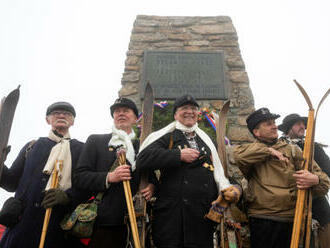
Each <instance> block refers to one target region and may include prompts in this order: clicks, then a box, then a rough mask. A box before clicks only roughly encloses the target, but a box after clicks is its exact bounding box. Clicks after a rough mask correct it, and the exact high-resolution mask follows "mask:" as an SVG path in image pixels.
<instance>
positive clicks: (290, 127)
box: [278, 114, 330, 248]
mask: <svg viewBox="0 0 330 248" xmlns="http://www.w3.org/2000/svg"><path fill="white" fill-rule="evenodd" d="M307 119H308V118H307V117H303V116H300V115H298V114H289V115H287V116H286V117H284V119H283V122H282V123H281V124H280V125H279V126H278V129H279V130H280V131H282V132H283V134H284V136H283V137H281V139H283V140H285V141H287V142H288V143H293V144H296V145H298V146H299V147H300V148H301V149H303V148H304V144H305V139H304V138H305V130H306V127H307ZM314 160H315V162H316V163H317V164H318V166H320V168H321V169H322V171H323V172H325V173H326V174H327V175H328V176H329V177H330V159H329V157H328V155H327V154H326V153H325V151H324V150H323V148H322V145H321V144H320V143H317V142H315V143H314ZM312 213H313V219H315V220H317V221H318V223H319V224H320V228H319V229H318V236H319V240H318V241H319V244H320V247H321V248H326V247H328V246H329V244H330V206H329V202H328V200H327V199H326V197H325V196H319V197H314V198H313V202H312Z"/></svg>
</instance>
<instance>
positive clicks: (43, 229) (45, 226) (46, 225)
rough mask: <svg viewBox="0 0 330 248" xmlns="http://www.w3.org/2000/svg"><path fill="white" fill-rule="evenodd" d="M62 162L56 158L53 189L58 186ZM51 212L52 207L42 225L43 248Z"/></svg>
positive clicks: (41, 244)
mask: <svg viewBox="0 0 330 248" xmlns="http://www.w3.org/2000/svg"><path fill="white" fill-rule="evenodd" d="M62 163H63V161H57V160H56V162H55V164H54V168H53V172H52V179H51V184H50V188H51V189H56V188H57V187H58V170H59V168H61V167H62ZM51 213H52V208H47V209H46V213H45V218H44V224H43V226H42V231H41V238H40V243H39V248H43V247H44V245H45V239H46V234H47V229H48V224H49V220H50V215H51Z"/></svg>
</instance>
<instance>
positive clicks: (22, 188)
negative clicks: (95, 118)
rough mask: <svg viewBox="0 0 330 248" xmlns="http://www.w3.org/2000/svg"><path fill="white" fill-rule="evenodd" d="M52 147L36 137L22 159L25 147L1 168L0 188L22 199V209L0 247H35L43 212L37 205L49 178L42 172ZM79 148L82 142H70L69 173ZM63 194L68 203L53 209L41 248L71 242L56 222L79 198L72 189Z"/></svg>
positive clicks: (68, 244) (38, 237) (45, 140)
mask: <svg viewBox="0 0 330 248" xmlns="http://www.w3.org/2000/svg"><path fill="white" fill-rule="evenodd" d="M55 145H56V142H54V141H52V140H50V139H49V138H46V137H42V138H39V139H38V140H37V141H36V143H35V144H34V145H33V147H32V149H31V150H30V151H29V152H28V153H27V156H26V157H25V155H26V148H27V147H28V144H26V145H25V146H24V147H23V148H22V150H21V151H20V153H19V155H18V157H17V158H16V160H15V161H14V163H13V164H12V166H11V167H10V168H9V169H8V168H7V167H4V170H3V174H2V177H1V181H0V186H1V187H3V188H4V189H6V190H8V191H15V197H16V198H19V199H21V200H22V202H23V204H24V206H25V209H24V212H23V214H22V216H21V220H20V221H19V223H18V224H16V225H15V226H14V227H12V228H8V229H7V230H6V231H5V234H4V236H3V237H2V239H1V243H0V247H1V248H36V247H38V246H39V242H40V236H41V230H42V226H43V221H44V216H45V209H44V208H43V207H42V206H41V202H42V199H43V197H44V193H43V191H44V189H45V187H46V184H47V182H48V179H49V175H46V174H44V173H43V172H42V171H43V169H44V167H45V164H46V162H47V160H48V157H49V154H50V151H51V149H52V148H53V146H55ZM82 147H83V143H81V142H80V141H78V140H75V139H72V140H70V150H71V157H72V170H73V169H74V167H75V166H76V164H77V162H78V158H79V155H80V152H81V150H82ZM66 193H67V194H68V195H69V197H70V198H71V199H72V202H71V203H72V204H70V205H69V206H65V207H64V206H55V207H54V208H53V210H52V214H51V217H50V222H49V225H48V230H47V235H46V240H45V246H44V247H45V248H58V247H72V243H71V241H72V240H67V239H66V238H65V235H64V232H63V231H62V229H61V228H60V225H59V223H60V221H61V220H62V219H63V217H64V215H65V214H66V213H69V212H70V211H72V209H73V208H74V207H75V205H76V204H77V202H79V201H80V196H81V195H80V194H79V192H77V191H76V190H74V189H72V188H71V189H68V190H67V191H66Z"/></svg>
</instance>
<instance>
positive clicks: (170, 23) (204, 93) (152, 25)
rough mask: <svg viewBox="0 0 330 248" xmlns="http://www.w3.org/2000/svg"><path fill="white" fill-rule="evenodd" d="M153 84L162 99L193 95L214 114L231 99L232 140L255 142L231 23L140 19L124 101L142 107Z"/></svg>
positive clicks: (216, 18) (127, 70) (248, 92)
mask: <svg viewBox="0 0 330 248" xmlns="http://www.w3.org/2000/svg"><path fill="white" fill-rule="evenodd" d="M156 79H157V80H156ZM148 80H149V81H150V83H151V85H152V86H153V88H154V89H155V93H156V97H157V98H158V99H161V96H162V95H164V96H165V97H164V98H163V99H165V100H166V99H174V98H175V97H176V96H177V95H176V94H180V93H191V94H192V95H194V96H195V97H196V98H197V99H198V100H199V102H200V104H201V105H202V106H206V107H207V106H211V107H214V108H221V106H222V104H223V102H224V100H226V99H229V100H230V102H231V103H230V111H229V113H228V129H227V136H228V138H229V139H230V140H231V142H233V143H241V142H247V141H251V139H252V137H251V135H250V134H249V131H248V130H247V128H246V123H245V119H246V117H247V116H248V115H249V114H250V113H251V112H252V111H253V110H254V102H253V96H252V92H251V89H250V87H249V79H248V76H247V73H246V71H245V65H244V62H243V60H242V57H241V53H240V48H239V44H238V37H237V34H236V31H235V28H234V26H233V24H232V21H231V19H230V18H229V17H227V16H214V17H186V16H185V17H168V16H145V15H139V16H137V18H136V20H135V23H134V27H133V30H132V34H131V39H130V43H129V49H128V51H127V58H126V61H125V70H124V73H123V77H122V88H121V90H120V91H119V95H120V96H124V97H128V98H131V99H132V100H134V101H135V102H136V103H137V104H138V106H141V98H143V89H144V85H145V83H146V81H148ZM200 83H202V84H203V85H204V86H203V87H201V86H200ZM153 84H157V85H153ZM184 89H189V91H185V90H184Z"/></svg>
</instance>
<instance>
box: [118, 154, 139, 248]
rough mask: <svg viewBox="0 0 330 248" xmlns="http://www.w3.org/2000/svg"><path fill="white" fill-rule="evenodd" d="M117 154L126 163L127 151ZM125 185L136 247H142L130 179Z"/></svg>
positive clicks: (120, 161)
mask: <svg viewBox="0 0 330 248" xmlns="http://www.w3.org/2000/svg"><path fill="white" fill-rule="evenodd" d="M117 154H119V156H118V159H119V164H120V165H124V164H126V156H125V152H118V153H117ZM123 185H124V191H125V198H126V204H127V210H128V216H129V222H130V224H131V229H132V236H133V241H134V247H135V248H140V247H141V246H140V245H141V244H140V239H139V232H138V228H137V224H136V216H135V210H134V205H133V198H132V191H131V185H130V183H129V180H125V181H123Z"/></svg>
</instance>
